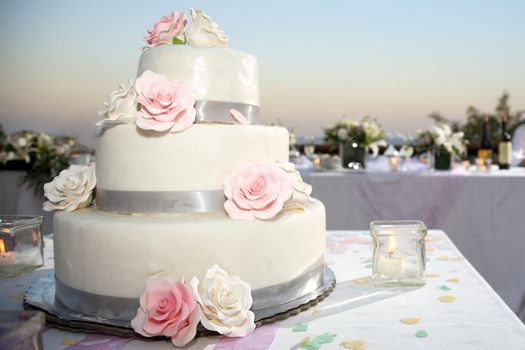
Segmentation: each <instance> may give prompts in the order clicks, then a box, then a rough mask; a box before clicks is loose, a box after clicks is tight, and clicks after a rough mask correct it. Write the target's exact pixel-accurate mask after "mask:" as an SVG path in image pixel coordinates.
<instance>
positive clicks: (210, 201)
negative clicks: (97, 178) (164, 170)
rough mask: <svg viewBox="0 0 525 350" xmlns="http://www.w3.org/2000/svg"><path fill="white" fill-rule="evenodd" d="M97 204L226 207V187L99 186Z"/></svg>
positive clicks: (170, 209) (151, 208)
mask: <svg viewBox="0 0 525 350" xmlns="http://www.w3.org/2000/svg"><path fill="white" fill-rule="evenodd" d="M96 200H97V208H99V209H102V210H108V211H115V212H119V213H145V214H151V213H169V214H192V213H208V212H220V211H223V210H224V201H225V198H224V191H223V190H208V191H115V190H105V189H101V188H97V197H96Z"/></svg>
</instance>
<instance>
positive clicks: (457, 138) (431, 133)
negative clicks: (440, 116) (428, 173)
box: [414, 124, 466, 170]
mask: <svg viewBox="0 0 525 350" xmlns="http://www.w3.org/2000/svg"><path fill="white" fill-rule="evenodd" d="M465 144H466V140H465V139H464V137H463V132H461V131H458V132H452V130H451V129H450V126H448V125H447V124H438V125H436V126H434V127H432V128H430V129H429V130H424V131H419V132H418V135H417V138H416V140H415V145H414V146H415V149H416V151H417V153H419V154H420V153H424V152H428V153H429V154H430V155H431V157H430V158H431V159H432V158H433V162H431V165H432V166H433V167H434V168H435V169H437V170H450V169H451V168H452V159H453V156H461V155H462V154H463V153H464V152H465Z"/></svg>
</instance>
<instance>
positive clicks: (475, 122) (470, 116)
mask: <svg viewBox="0 0 525 350" xmlns="http://www.w3.org/2000/svg"><path fill="white" fill-rule="evenodd" d="M509 100H510V95H509V93H507V92H506V91H505V92H503V94H502V96H501V97H500V98H499V99H498V102H497V104H496V108H495V109H494V112H492V113H486V112H481V111H480V110H479V109H477V108H476V107H474V106H469V107H468V108H467V121H466V123H465V124H463V125H461V124H460V123H459V122H457V121H451V120H449V119H447V118H445V117H443V116H442V115H441V114H439V113H438V112H433V113H431V114H430V115H429V116H428V117H429V118H430V119H432V120H434V121H435V122H436V123H445V124H448V125H450V127H451V129H452V131H463V133H464V134H465V138H466V139H467V140H469V141H474V142H478V141H479V140H481V134H482V124H483V119H484V118H485V117H487V118H488V121H489V138H490V139H491V140H492V141H495V140H498V139H499V138H500V136H501V121H500V117H501V116H502V115H506V116H507V117H508V122H507V128H508V129H509V131H510V132H511V133H512V132H513V131H514V130H515V129H516V128H517V126H518V125H520V124H521V123H523V122H525V119H524V118H523V117H524V116H525V110H518V111H514V112H512V110H511V107H510V104H509Z"/></svg>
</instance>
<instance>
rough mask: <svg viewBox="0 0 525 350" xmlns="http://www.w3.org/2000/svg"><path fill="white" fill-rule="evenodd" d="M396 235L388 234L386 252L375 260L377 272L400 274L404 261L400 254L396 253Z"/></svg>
mask: <svg viewBox="0 0 525 350" xmlns="http://www.w3.org/2000/svg"><path fill="white" fill-rule="evenodd" d="M396 253H397V245H396V237H395V236H390V238H389V240H388V254H387V255H384V256H380V257H379V259H378V261H377V269H376V270H377V272H378V273H380V274H382V275H386V276H391V277H396V276H400V275H401V274H402V273H403V270H404V264H405V261H404V259H403V257H402V256H399V255H396Z"/></svg>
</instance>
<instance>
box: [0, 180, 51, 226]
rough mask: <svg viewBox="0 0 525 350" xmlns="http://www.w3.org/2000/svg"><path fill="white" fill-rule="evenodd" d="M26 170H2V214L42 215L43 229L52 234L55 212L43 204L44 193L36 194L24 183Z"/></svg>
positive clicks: (0, 192)
mask: <svg viewBox="0 0 525 350" xmlns="http://www.w3.org/2000/svg"><path fill="white" fill-rule="evenodd" d="M24 174H25V172H24V171H18V170H0V214H16V215H42V216H43V217H44V223H43V227H42V231H43V233H44V234H50V233H51V231H52V229H53V213H49V212H46V211H44V210H43V209H42V205H43V204H44V201H45V200H46V199H45V198H44V196H43V194H35V191H34V190H33V189H32V188H29V187H28V186H27V185H26V184H23V183H22V180H23V178H24Z"/></svg>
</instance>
